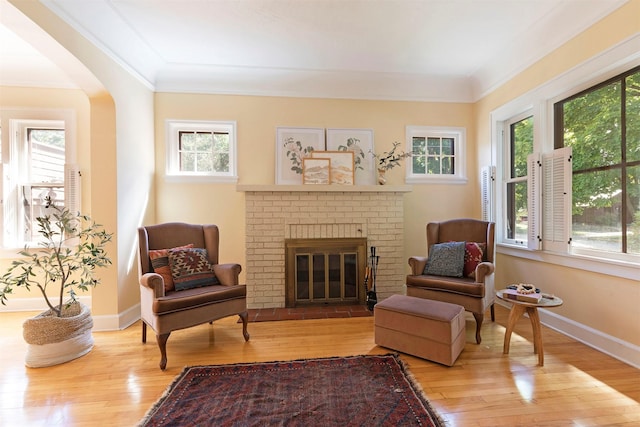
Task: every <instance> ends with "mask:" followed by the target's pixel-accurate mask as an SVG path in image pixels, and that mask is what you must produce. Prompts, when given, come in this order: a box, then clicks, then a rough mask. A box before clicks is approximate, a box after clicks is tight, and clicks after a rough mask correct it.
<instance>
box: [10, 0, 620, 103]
mask: <svg viewBox="0 0 640 427" xmlns="http://www.w3.org/2000/svg"><path fill="white" fill-rule="evenodd" d="M0 1H2V2H6V0H0ZM42 3H44V4H45V5H46V6H47V7H48V8H50V9H51V10H52V11H53V12H54V13H56V14H57V15H59V16H60V17H61V18H62V19H63V20H65V21H66V22H67V23H69V24H70V25H71V26H72V27H74V28H75V29H76V30H77V31H79V32H80V33H82V34H83V35H85V36H86V37H87V38H88V39H89V40H91V41H92V42H93V43H95V44H96V45H97V46H98V47H99V48H101V49H102V50H104V51H105V52H106V53H107V54H108V55H110V56H111V57H112V58H114V59H115V60H116V61H118V62H119V63H120V64H122V65H123V66H124V67H126V68H127V69H128V70H130V71H131V72H132V73H134V74H135V75H136V76H137V77H138V78H140V79H141V80H142V81H144V82H145V84H147V85H148V86H149V87H151V88H153V89H154V90H156V91H179V92H202V93H231V94H253V95H277V96H312V97H316V96H317V97H336V98H360V99H397V100H420V101H452V102H454V101H455V102H471V101H474V100H477V99H479V98H480V97H481V96H483V95H484V94H486V93H488V92H489V91H491V90H492V89H494V88H495V87H496V86H497V85H499V84H501V83H502V82H504V81H505V80H506V79H508V78H510V77H512V76H513V75H515V74H516V73H517V72H519V71H521V70H523V69H524V68H526V67H527V66H529V65H531V64H532V63H534V62H535V61H536V60H538V59H540V58H541V57H543V56H544V55H546V54H548V53H549V52H551V51H552V50H553V49H555V48H557V47H559V46H560V45H561V44H563V43H564V42H566V41H567V40H569V39H570V38H572V37H574V36H575V35H577V34H578V33H579V32H581V31H583V30H584V29H586V28H587V27H589V26H590V25H592V24H594V23H595V22H596V21H597V20H599V19H601V18H602V17H604V16H605V15H607V14H609V13H611V12H612V11H613V10H615V9H616V8H618V7H620V6H621V5H622V4H624V3H625V0H183V1H180V0H155V1H150V0H90V1H89V0H42ZM5 22H6V21H5V20H4V19H3V22H2V23H3V24H5ZM9 27H10V28H11V30H9V29H8V28H6V27H4V26H1V25H0V55H1V59H2V61H0V84H4V85H32V86H55V85H56V83H55V82H58V83H57V84H58V85H60V86H61V87H69V86H70V85H71V86H72V85H73V82H70V81H69V79H68V78H65V74H68V72H67V70H64V71H63V70H62V69H61V68H60V67H58V66H56V65H53V63H51V62H49V61H48V60H47V59H46V58H43V56H42V55H41V54H40V53H39V52H42V51H43V50H42V48H41V47H39V46H37V45H34V47H32V46H31V45H30V44H29V43H27V42H25V41H23V40H24V38H25V36H24V34H20V37H21V38H22V39H21V38H20V37H18V36H16V32H17V33H20V32H21V31H19V30H17V29H16V28H15V27H16V25H15V23H13V24H12V25H9ZM28 38H29V37H27V39H28ZM46 53H47V52H46V51H45V54H46ZM63 68H64V67H63Z"/></svg>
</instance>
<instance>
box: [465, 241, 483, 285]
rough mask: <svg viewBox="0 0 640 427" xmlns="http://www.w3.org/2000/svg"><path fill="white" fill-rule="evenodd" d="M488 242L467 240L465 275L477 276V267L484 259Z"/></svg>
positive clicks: (473, 277)
mask: <svg viewBox="0 0 640 427" xmlns="http://www.w3.org/2000/svg"><path fill="white" fill-rule="evenodd" d="M486 247H487V244H486V243H476V242H466V244H465V247H464V276H465V277H471V278H472V279H475V278H476V267H477V266H478V264H480V263H481V262H482V261H483V259H484V250H485V248H486Z"/></svg>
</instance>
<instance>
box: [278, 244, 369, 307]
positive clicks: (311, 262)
mask: <svg viewBox="0 0 640 427" xmlns="http://www.w3.org/2000/svg"><path fill="white" fill-rule="evenodd" d="M285 248H286V251H287V255H286V282H287V287H286V301H287V307H295V306H299V305H326V304H360V303H364V289H363V287H362V286H363V285H362V278H363V275H364V268H365V267H366V249H367V242H366V239H289V240H287V241H286V242H285Z"/></svg>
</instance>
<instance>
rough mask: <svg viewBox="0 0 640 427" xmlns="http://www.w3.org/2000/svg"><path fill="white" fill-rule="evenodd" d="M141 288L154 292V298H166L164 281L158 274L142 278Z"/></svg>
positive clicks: (147, 274) (146, 274) (146, 275)
mask: <svg viewBox="0 0 640 427" xmlns="http://www.w3.org/2000/svg"><path fill="white" fill-rule="evenodd" d="M140 286H142V287H145V288H148V289H150V290H151V291H153V296H154V298H160V297H163V296H164V279H162V276H161V275H159V274H158V273H145V274H143V275H142V276H141V277H140Z"/></svg>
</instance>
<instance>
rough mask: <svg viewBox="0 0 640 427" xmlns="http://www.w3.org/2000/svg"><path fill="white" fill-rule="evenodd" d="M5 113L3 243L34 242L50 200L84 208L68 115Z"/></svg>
mask: <svg viewBox="0 0 640 427" xmlns="http://www.w3.org/2000/svg"><path fill="white" fill-rule="evenodd" d="M3 115H4V116H5V117H4V118H3V120H2V123H3V125H4V126H3V129H2V130H3V138H2V140H3V143H2V146H3V150H2V158H3V170H2V172H3V173H2V182H3V186H2V188H3V195H2V199H3V206H2V211H1V214H0V216H1V217H2V219H3V221H2V226H1V227H2V246H3V247H6V248H19V247H23V246H25V245H29V246H35V245H36V244H37V243H38V240H39V239H40V235H39V233H38V221H37V218H38V217H42V216H45V215H48V214H50V210H49V209H48V205H49V203H53V204H56V205H57V206H61V207H63V206H64V207H67V208H69V209H70V210H71V211H72V212H74V213H75V212H78V211H79V210H80V177H79V170H78V168H77V166H75V165H74V164H72V163H71V162H70V161H69V160H70V152H71V153H73V151H74V150H73V149H72V147H71V149H70V147H69V146H70V145H73V144H70V143H69V141H68V139H69V138H68V133H69V131H68V130H67V126H66V123H65V120H40V119H28V118H11V117H10V116H11V115H12V113H11V112H6V113H3ZM16 115H17V116H24V113H23V112H21V113H19V114H16ZM34 115H37V114H34ZM6 116H9V118H6ZM71 139H73V138H71Z"/></svg>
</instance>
